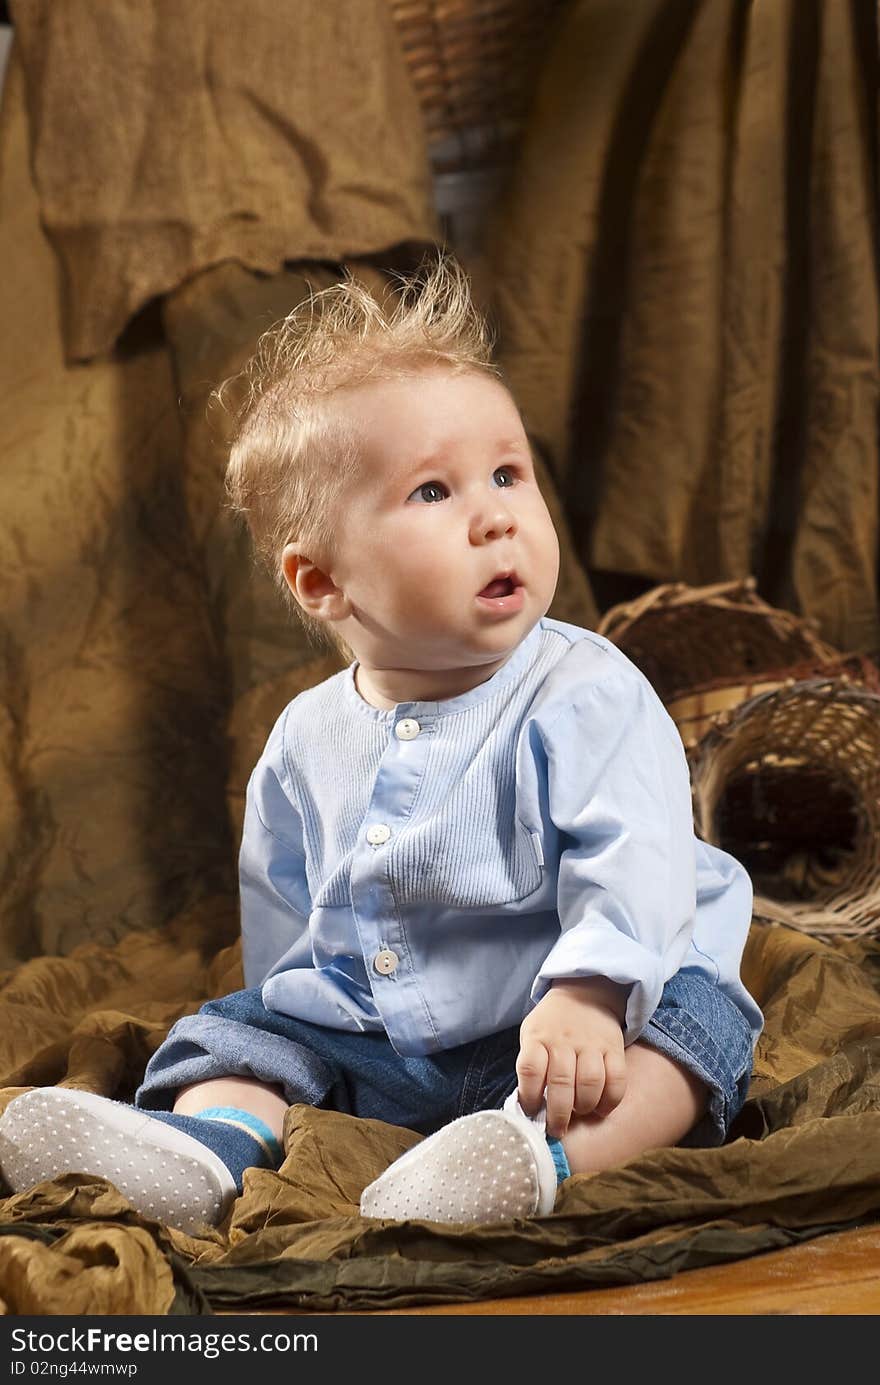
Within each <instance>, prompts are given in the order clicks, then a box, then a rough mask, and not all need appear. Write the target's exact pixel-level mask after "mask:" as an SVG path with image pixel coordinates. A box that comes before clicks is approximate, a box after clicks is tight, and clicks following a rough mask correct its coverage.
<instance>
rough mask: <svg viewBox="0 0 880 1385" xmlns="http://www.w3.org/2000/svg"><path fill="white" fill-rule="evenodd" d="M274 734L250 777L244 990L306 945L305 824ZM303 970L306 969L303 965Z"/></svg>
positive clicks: (243, 871) (242, 873) (242, 884)
mask: <svg viewBox="0 0 880 1385" xmlns="http://www.w3.org/2000/svg"><path fill="white" fill-rule="evenodd" d="M276 729H277V728H276ZM275 751H276V737H275V733H273V736H272V737H270V740H269V742H268V744H267V748H266V751H265V752H264V754H263V756H262V757H261V759H260V760H259V761H258V762H257V765H256V767H255V769H254V771H253V773H252V775H251V777H250V781H249V783H248V787H247V797H246V802H245V816H244V828H243V831H242V839H241V849H240V851H239V859H238V875H239V893H240V905H241V936H242V963H243V967H244V979H245V985H246V986H248V987H251V986H259V985H261V984H262V982H263V981H264V980H265V979H266V977H267V976H268V975H269V973H270V971H273V970H275V969H276V968H279V964H280V965H281V966H282V967H283V965H284V959H285V958H286V957H287V956H288V955H289V954H292V953H294V952H295V951H297V950H302V944H303V942H304V941H306V940H307V936H308V931H309V914H310V912H311V901H310V898H309V889H308V883H307V880H306V865H305V853H304V850H303V838H302V823H301V819H300V816H299V813H298V812H297V810H296V807H295V805H294V804H293V803H292V801H291V799H290V797H289V795H288V794H287V792H286V791H285V789H284V787H283V786H282V783H281V780H280V775H279V770H278V768H277V767H276V765H275V763H273V761H274V760H275V759H276V758H277V755H275V754H274V753H273V752H275ZM298 965H300V966H301V965H303V962H302V961H299V962H298Z"/></svg>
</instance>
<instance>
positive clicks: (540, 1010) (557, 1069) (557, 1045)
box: [516, 976, 626, 1139]
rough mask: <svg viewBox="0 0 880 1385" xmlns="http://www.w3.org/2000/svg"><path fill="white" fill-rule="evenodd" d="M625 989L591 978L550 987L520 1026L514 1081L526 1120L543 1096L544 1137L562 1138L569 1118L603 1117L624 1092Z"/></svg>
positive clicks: (557, 983) (534, 1113)
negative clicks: (622, 1024) (545, 1094)
mask: <svg viewBox="0 0 880 1385" xmlns="http://www.w3.org/2000/svg"><path fill="white" fill-rule="evenodd" d="M625 1005H626V989H625V988H624V987H622V986H616V985H614V983H613V982H610V981H606V980H605V978H604V977H600V976H591V977H587V978H586V979H585V980H582V981H555V982H554V983H553V985H552V986H551V987H550V990H549V991H548V992H547V994H546V995H545V996H544V997H543V999H542V1000H540V1001H539V1002H538V1004H537V1005H536V1006H535V1008H534V1010H532V1011H531V1012H530V1014H528V1015H527V1016H526V1018H525V1019H524V1020H523V1022H522V1025H521V1026H520V1031H519V1035H520V1048H519V1057H518V1058H517V1060H516V1075H517V1079H518V1082H519V1101H520V1105H521V1106H522V1108H523V1110H524V1111H525V1113H526V1115H528V1116H534V1115H537V1113H538V1111H539V1110H540V1107H541V1101H542V1098H543V1096H544V1089H545V1088H546V1091H547V1134H548V1135H551V1136H553V1137H554V1138H556V1139H559V1138H561V1137H562V1136H563V1135H564V1134H565V1132H566V1130H567V1129H568V1123H569V1121H570V1120H571V1117H572V1115H576V1116H588V1115H589V1114H590V1113H591V1112H593V1113H594V1114H595V1115H597V1116H607V1115H608V1113H609V1112H610V1111H613V1110H614V1108H615V1106H618V1105H619V1104H620V1102H621V1100H622V1098H623V1094H624V1092H625V1091H626V1059H625V1057H624V1050H623V1030H622V1028H621V1020H622V1018H623V1014H624V1010H625Z"/></svg>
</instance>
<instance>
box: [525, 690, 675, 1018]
mask: <svg viewBox="0 0 880 1385" xmlns="http://www.w3.org/2000/svg"><path fill="white" fill-rule="evenodd" d="M545 751H546V755H547V775H548V811H549V814H550V817H551V819H552V821H553V823H554V825H555V827H556V829H557V830H558V832H559V846H560V859H559V885H558V912H559V922H560V928H561V935H560V937H559V940H558V942H556V943H555V945H554V946H553V947H552V949H551V950H550V952H549V954H548V955H547V957H546V959H545V961H544V963H543V965H542V966H541V970H540V972H539V974H538V976H537V978H536V979H535V982H534V985H533V986H532V999H533V1000H534V1001H538V1000H540V999H541V997H542V996H543V995H544V994H545V993H546V991H547V990H548V988H549V986H550V984H551V983H552V982H553V981H554V980H557V979H561V978H576V977H589V976H604V977H607V978H608V979H609V980H611V981H615V982H617V983H619V984H620V985H622V986H629V987H630V990H629V995H628V998H627V1005H626V1016H625V1026H624V1027H625V1036H624V1037H625V1041H626V1042H627V1043H631V1042H633V1040H635V1039H637V1038H638V1037H639V1035H640V1034H641V1032H642V1030H643V1029H644V1027H645V1025H646V1024H647V1022H648V1020H649V1019H650V1018H651V1015H652V1014H653V1013H654V1010H655V1009H656V1007H657V1003H658V1001H659V999H660V993H661V991H662V989H663V986H664V984H665V982H666V981H667V980H668V979H669V977H670V976H672V975H674V973H675V972H676V971H677V970H678V968H679V966H680V965H681V963H682V961H683V959H684V956H685V953H686V952H687V949H688V945H689V943H690V940H691V937H692V935H693V930H694V922H695V915H696V851H695V836H694V823H693V808H692V803H691V788H690V776H689V772H688V766H687V760H686V757H685V753H684V747H683V745H682V742H681V738H680V736H679V734H678V731H677V729H676V727H675V723H674V722H673V721H672V720H671V718H670V717H669V715H668V713H667V712H666V709H665V708H664V706H663V704H662V702H661V701H660V699H659V697H658V696H657V694H656V693H655V692H654V690H653V689H652V688H651V686H650V684H649V683H648V682H647V680H646V679H644V678H642V676H641V675H640V674H639V673H638V672H637V671H635V670H632V671H630V670H629V669H623V670H620V671H619V672H615V673H614V674H612V675H610V676H609V677H607V678H605V679H604V680H603V681H602V682H599V683H595V684H590V685H587V686H586V687H585V688H583V690H578V691H577V693H576V695H575V696H573V698H572V702H571V704H570V705H568V706H566V707H565V708H564V709H563V711H562V712H561V713H560V714H559V715H558V716H557V717H556V718H555V720H554V721H553V723H552V725H551V726H550V727H549V729H548V730H547V732H546V733H545Z"/></svg>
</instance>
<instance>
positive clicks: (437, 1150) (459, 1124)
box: [360, 1092, 557, 1222]
mask: <svg viewBox="0 0 880 1385" xmlns="http://www.w3.org/2000/svg"><path fill="white" fill-rule="evenodd" d="M545 1120H546V1117H543V1118H539V1119H538V1120H535V1121H533V1120H530V1119H529V1117H528V1116H526V1115H525V1113H524V1112H523V1110H522V1107H521V1106H520V1104H519V1102H518V1101H517V1099H516V1092H514V1093H513V1094H512V1095H511V1096H510V1097H508V1099H507V1101H506V1102H505V1103H504V1107H503V1109H502V1110H500V1111H477V1112H475V1113H474V1114H473V1115H471V1116H461V1117H460V1118H459V1119H458V1120H454V1121H451V1122H450V1124H449V1125H444V1126H443V1127H442V1128H441V1129H440V1130H438V1131H436V1132H435V1134H433V1135H429V1136H428V1137H427V1138H426V1139H424V1140H422V1142H421V1144H418V1145H415V1147H414V1148H413V1149H410V1150H407V1152H406V1154H402V1155H401V1156H400V1158H399V1159H396V1160H395V1161H394V1163H393V1164H391V1165H390V1166H389V1167H388V1168H387V1169H386V1170H385V1172H384V1173H383V1174H381V1175H380V1176H379V1178H377V1179H376V1180H375V1181H374V1182H373V1183H370V1184H369V1186H368V1187H366V1188H365V1189H364V1191H363V1193H362V1195H361V1204H360V1210H361V1216H364V1217H392V1218H395V1219H397V1220H399V1221H410V1220H413V1219H417V1220H419V1221H436V1222H495V1221H510V1220H511V1219H512V1218H514V1217H534V1216H546V1215H547V1213H549V1212H552V1211H553V1204H554V1203H555V1201H556V1188H557V1177H556V1166H555V1164H554V1162H553V1155H552V1154H551V1153H550V1150H549V1148H548V1146H547V1140H546V1137H545V1134H544V1126H545Z"/></svg>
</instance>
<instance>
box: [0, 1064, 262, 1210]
mask: <svg viewBox="0 0 880 1385" xmlns="http://www.w3.org/2000/svg"><path fill="white" fill-rule="evenodd" d="M0 1169H2V1171H3V1177H4V1178H5V1180H6V1182H7V1183H8V1184H9V1186H10V1187H11V1188H12V1190H13V1192H16V1193H21V1192H25V1191H26V1190H27V1189H28V1188H32V1187H34V1185H35V1184H37V1183H42V1182H44V1181H45V1180H48V1179H52V1178H55V1177H57V1176H59V1175H60V1174H65V1173H88V1174H94V1175H96V1176H98V1177H100V1178H106V1179H107V1181H108V1182H110V1183H112V1184H113V1186H114V1187H115V1188H118V1190H119V1192H120V1193H122V1195H123V1197H125V1198H126V1199H127V1200H128V1201H129V1202H130V1203H131V1205H132V1207H134V1208H135V1209H136V1210H137V1211H138V1212H140V1213H142V1214H143V1215H144V1216H147V1217H155V1218H156V1219H157V1220H159V1221H163V1222H165V1223H167V1224H168V1225H170V1226H175V1227H177V1228H178V1229H179V1230H181V1231H187V1232H194V1231H195V1230H196V1229H197V1228H199V1227H204V1226H205V1225H206V1224H207V1225H208V1226H214V1225H216V1224H217V1222H219V1221H220V1220H221V1218H222V1217H223V1215H224V1213H225V1211H226V1209H227V1207H228V1205H229V1203H230V1202H231V1201H232V1199H233V1197H234V1196H235V1194H236V1187H235V1183H234V1181H233V1178H232V1175H231V1173H230V1172H229V1170H228V1169H227V1167H226V1165H225V1164H224V1163H223V1161H222V1159H220V1158H219V1157H218V1156H217V1155H216V1154H215V1153H214V1152H213V1150H210V1149H208V1148H207V1146H206V1145H203V1144H201V1143H200V1142H199V1141H198V1140H195V1139H193V1138H192V1136H190V1135H186V1134H184V1132H183V1131H182V1130H175V1129H174V1127H173V1126H170V1125H166V1124H165V1123H164V1122H163V1121H157V1120H153V1119H152V1118H151V1117H150V1116H149V1115H148V1114H147V1113H145V1112H143V1111H138V1110H136V1109H135V1108H134V1107H132V1106H124V1105H122V1104H121V1103H120V1102H116V1101H110V1100H109V1099H108V1098H107V1097H101V1096H95V1095H93V1094H92V1093H91V1092H77V1091H73V1090H69V1089H66V1088H63V1087H45V1088H35V1089H34V1090H33V1091H31V1092H26V1093H24V1095H23V1096H19V1097H15V1098H14V1100H13V1101H11V1102H10V1103H9V1105H8V1106H7V1108H6V1110H5V1112H4V1113H3V1116H2V1117H0Z"/></svg>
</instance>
